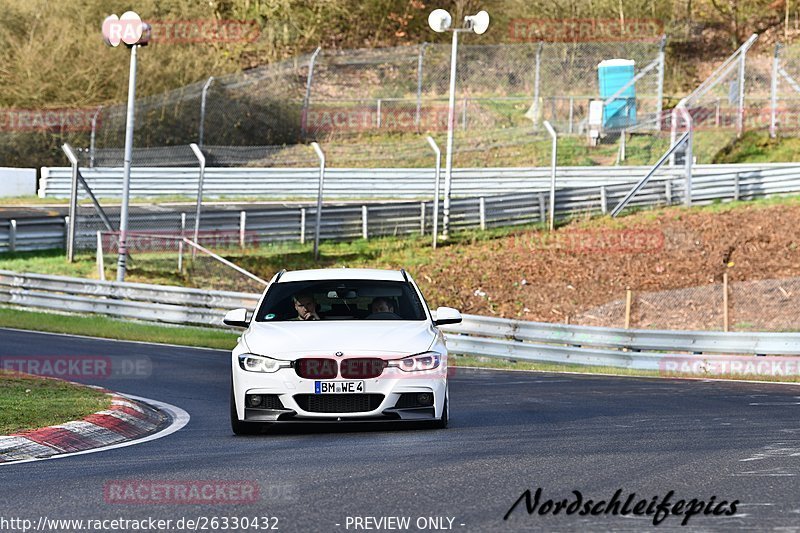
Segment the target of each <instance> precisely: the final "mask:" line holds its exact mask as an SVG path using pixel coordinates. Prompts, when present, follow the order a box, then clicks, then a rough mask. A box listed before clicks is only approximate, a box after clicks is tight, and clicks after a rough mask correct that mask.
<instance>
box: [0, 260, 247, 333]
mask: <svg viewBox="0 0 800 533" xmlns="http://www.w3.org/2000/svg"><path fill="white" fill-rule="evenodd" d="M258 299H259V295H256V294H248V293H240V292H228V291H207V290H203V289H188V288H182V287H171V286H166V285H149V284H144V283H129V282H116V281H97V280H91V279H83V278H72V277H67V276H49V275H42V274H29V273H24V274H23V273H18V272H12V271H9V270H0V303H5V304H12V305H19V306H23V307H31V308H38V309H46V310H55V311H68V312H77V313H96V314H103V315H108V316H112V317H123V318H135V319H139V320H149V321H156V322H168V323H174V324H195V325H216V326H220V325H222V317H223V316H224V310H227V309H235V308H239V307H249V308H254V307H255V305H256V303H257V302H258Z"/></svg>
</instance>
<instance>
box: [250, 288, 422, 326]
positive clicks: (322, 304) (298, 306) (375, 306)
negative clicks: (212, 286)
mask: <svg viewBox="0 0 800 533" xmlns="http://www.w3.org/2000/svg"><path fill="white" fill-rule="evenodd" d="M301 314H307V315H310V316H311V318H312V319H315V320H316V319H319V320H425V311H424V310H423V307H422V303H421V302H420V300H419V298H418V297H417V292H416V291H415V290H414V288H413V287H412V285H411V284H410V283H407V282H402V281H375V280H352V279H348V280H321V281H294V282H284V283H273V284H272V286H271V287H270V288H269V290H268V291H267V296H266V298H264V301H263V302H262V304H261V307H259V309H258V312H257V313H256V322H280V321H286V320H301Z"/></svg>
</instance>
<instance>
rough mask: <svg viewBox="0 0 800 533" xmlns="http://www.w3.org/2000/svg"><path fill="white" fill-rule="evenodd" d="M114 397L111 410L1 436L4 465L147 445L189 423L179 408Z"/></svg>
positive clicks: (184, 412) (135, 398)
mask: <svg viewBox="0 0 800 533" xmlns="http://www.w3.org/2000/svg"><path fill="white" fill-rule="evenodd" d="M111 396H112V400H111V407H110V408H109V409H106V410H104V411H99V412H97V413H93V414H91V415H89V416H87V417H86V418H84V419H83V420H78V421H74V422H67V423H65V424H59V425H56V426H50V427H46V428H41V429H35V430H31V431H24V432H20V433H17V434H14V435H9V436H0V464H2V463H11V462H13V463H18V462H21V461H31V460H37V459H44V458H50V457H65V456H69V455H77V454H83V453H89V452H92V451H101V450H106V449H110V448H118V447H121V446H127V445H130V444H136V443H139V442H146V441H149V440H153V439H155V438H160V437H163V436H166V435H168V434H170V433H174V432H175V431H177V430H178V429H180V428H182V427H183V426H185V425H186V424H187V423H188V422H189V415H188V413H186V411H184V410H182V409H180V408H178V407H175V406H172V405H169V404H164V403H161V402H156V401H154V400H148V399H145V398H138V397H125V396H121V395H119V394H115V393H111ZM145 402H146V403H145Z"/></svg>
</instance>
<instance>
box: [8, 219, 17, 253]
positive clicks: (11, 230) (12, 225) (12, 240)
mask: <svg viewBox="0 0 800 533" xmlns="http://www.w3.org/2000/svg"><path fill="white" fill-rule="evenodd" d="M8 251H9V252H12V253H13V252H16V251H17V221H16V220H14V219H13V218H12V219H11V220H9V221H8Z"/></svg>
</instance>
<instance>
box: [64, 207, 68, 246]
mask: <svg viewBox="0 0 800 533" xmlns="http://www.w3.org/2000/svg"><path fill="white" fill-rule="evenodd" d="M68 242H69V215H67V216H65V217H64V248H66V247H67V243H68Z"/></svg>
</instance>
